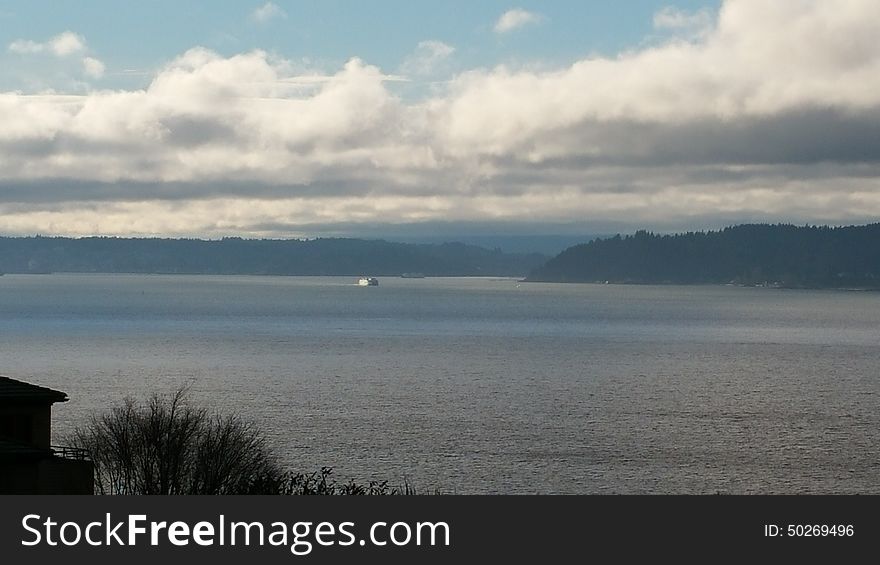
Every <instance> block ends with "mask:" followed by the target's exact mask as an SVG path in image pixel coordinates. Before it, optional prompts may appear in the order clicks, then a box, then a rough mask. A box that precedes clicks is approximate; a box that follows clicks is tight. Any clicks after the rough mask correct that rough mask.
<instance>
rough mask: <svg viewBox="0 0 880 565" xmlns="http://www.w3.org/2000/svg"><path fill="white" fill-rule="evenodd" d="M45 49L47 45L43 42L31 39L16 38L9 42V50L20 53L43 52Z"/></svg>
mask: <svg viewBox="0 0 880 565" xmlns="http://www.w3.org/2000/svg"><path fill="white" fill-rule="evenodd" d="M45 50H46V46H45V45H44V44H43V43H37V42H36V41H31V40H29V39H16V40H15V41H13V42H12V43H10V44H9V52H10V53H18V54H19V55H28V54H32V53H42V52H43V51H45Z"/></svg>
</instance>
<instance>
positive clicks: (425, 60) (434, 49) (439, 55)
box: [401, 40, 455, 75]
mask: <svg viewBox="0 0 880 565" xmlns="http://www.w3.org/2000/svg"><path fill="white" fill-rule="evenodd" d="M453 53H455V47H453V46H451V45H447V44H446V43H443V42H442V41H436V40H430V41H421V42H419V45H418V47H417V48H416V51H415V53H413V54H412V55H410V56H409V57H407V58H406V60H405V61H404V62H403V65H401V71H402V72H404V73H406V74H413V75H430V74H433V73H434V72H436V71H437V68H438V66H439V65H440V64H442V63H443V62H444V61H446V60H447V59H449V57H451V56H452V54H453Z"/></svg>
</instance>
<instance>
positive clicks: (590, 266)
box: [527, 224, 880, 288]
mask: <svg viewBox="0 0 880 565" xmlns="http://www.w3.org/2000/svg"><path fill="white" fill-rule="evenodd" d="M527 280H529V281H537V282H605V281H608V282H612V283H634V284H665V283H671V284H727V283H733V284H742V285H770V286H780V287H791V288H880V224H871V225H867V226H851V227H840V228H830V227H796V226H791V225H741V226H735V227H730V228H726V229H723V230H721V231H710V232H695V233H683V234H678V235H656V234H652V233H648V232H645V231H639V232H637V233H636V234H635V235H630V236H626V237H621V236H619V235H618V236H616V237H613V238H610V239H600V240H595V241H592V242H590V243H587V244H584V245H577V246H575V247H571V248H569V249H567V250H565V251H563V252H562V253H561V254H559V255H558V256H557V257H555V258H553V259H551V260H550V261H549V262H548V263H547V264H546V265H544V266H543V267H540V268H538V269H535V270H534V271H533V272H532V273H531V274H530V275H529V277H528V278H527Z"/></svg>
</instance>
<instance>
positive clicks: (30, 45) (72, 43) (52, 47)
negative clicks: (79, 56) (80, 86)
mask: <svg viewBox="0 0 880 565" xmlns="http://www.w3.org/2000/svg"><path fill="white" fill-rule="evenodd" d="M85 48H86V41H85V39H83V37H82V36H80V35H77V34H75V33H73V32H72V31H65V32H63V33H60V34H58V35H56V36H55V37H53V38H51V39H49V40H48V41H46V42H45V43H38V42H36V41H31V40H29V39H17V40H15V41H13V42H12V43H10V44H9V51H10V52H12V53H17V54H19V55H29V54H35V53H51V54H53V55H55V56H56V57H66V56H68V55H72V54H74V53H79V52H82V51H84V50H85Z"/></svg>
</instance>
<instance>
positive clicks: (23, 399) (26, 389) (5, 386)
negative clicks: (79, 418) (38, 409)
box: [0, 377, 67, 404]
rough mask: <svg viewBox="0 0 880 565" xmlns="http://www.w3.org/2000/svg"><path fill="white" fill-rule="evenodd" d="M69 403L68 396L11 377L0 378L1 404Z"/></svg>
mask: <svg viewBox="0 0 880 565" xmlns="http://www.w3.org/2000/svg"><path fill="white" fill-rule="evenodd" d="M32 402H37V403H47V404H52V403H53V402H67V394H66V393H64V392H61V391H58V390H52V389H51V388H46V387H42V386H37V385H32V384H30V383H25V382H22V381H17V380H15V379H10V378H9V377H0V404H12V403H14V404H19V403H32Z"/></svg>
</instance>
